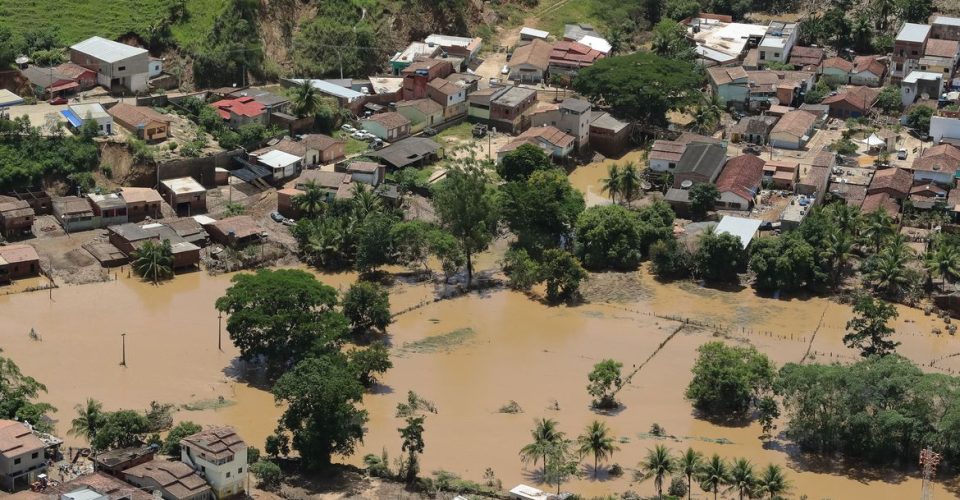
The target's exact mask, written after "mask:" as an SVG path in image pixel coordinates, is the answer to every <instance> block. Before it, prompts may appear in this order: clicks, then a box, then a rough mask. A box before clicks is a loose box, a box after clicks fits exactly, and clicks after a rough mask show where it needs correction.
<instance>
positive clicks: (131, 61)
mask: <svg viewBox="0 0 960 500" xmlns="http://www.w3.org/2000/svg"><path fill="white" fill-rule="evenodd" d="M70 62H72V63H74V64H77V65H79V66H83V67H84V68H87V69H90V70H93V71H95V72H96V73H97V83H99V84H100V85H103V86H104V87H106V88H108V89H110V90H111V91H112V90H115V89H116V88H117V87H123V88H125V89H127V90H129V91H131V92H144V91H146V90H147V81H148V80H149V63H150V53H149V52H147V51H146V50H145V49H141V48H139V47H133V46H130V45H127V44H123V43H120V42H114V41H112V40H107V39H105V38H101V37H98V36H95V37H92V38H88V39H86V40H84V41H82V42H80V43H77V44H74V45H72V46H70Z"/></svg>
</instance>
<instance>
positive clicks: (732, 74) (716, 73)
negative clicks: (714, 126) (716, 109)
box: [707, 66, 750, 106]
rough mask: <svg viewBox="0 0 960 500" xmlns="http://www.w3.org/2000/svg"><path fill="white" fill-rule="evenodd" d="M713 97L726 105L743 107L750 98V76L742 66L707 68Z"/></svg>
mask: <svg viewBox="0 0 960 500" xmlns="http://www.w3.org/2000/svg"><path fill="white" fill-rule="evenodd" d="M707 77H708V78H709V79H710V87H711V88H712V89H713V95H715V96H717V97H718V98H719V99H720V102H721V103H722V104H724V105H728V103H730V104H734V105H740V106H742V105H743V103H745V102H746V101H747V98H748V97H749V96H750V88H749V76H748V75H747V71H746V70H745V69H743V67H741V66H733V67H717V66H714V67H711V68H707Z"/></svg>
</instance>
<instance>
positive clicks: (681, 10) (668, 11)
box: [663, 0, 701, 21]
mask: <svg viewBox="0 0 960 500" xmlns="http://www.w3.org/2000/svg"><path fill="white" fill-rule="evenodd" d="M700 8H701V6H700V2H698V1H697V0H666V2H664V6H663V16H664V17H668V18H670V19H673V20H674V21H682V20H684V19H687V18H688V17H696V16H697V15H698V14H700Z"/></svg>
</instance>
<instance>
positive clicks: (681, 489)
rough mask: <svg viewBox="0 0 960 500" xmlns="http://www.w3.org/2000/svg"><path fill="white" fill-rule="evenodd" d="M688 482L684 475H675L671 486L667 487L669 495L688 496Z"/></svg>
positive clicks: (674, 496)
mask: <svg viewBox="0 0 960 500" xmlns="http://www.w3.org/2000/svg"><path fill="white" fill-rule="evenodd" d="M687 492H688V487H687V482H686V481H684V480H683V478H682V477H679V476H673V477H672V478H670V487H669V488H667V495H668V496H670V497H673V498H683V497H685V496H687Z"/></svg>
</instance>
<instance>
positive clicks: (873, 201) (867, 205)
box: [848, 192, 900, 219]
mask: <svg viewBox="0 0 960 500" xmlns="http://www.w3.org/2000/svg"><path fill="white" fill-rule="evenodd" d="M849 203H850V202H849V201H848V204H849ZM879 210H883V211H884V212H886V213H887V215H889V216H890V217H891V218H893V219H896V218H897V216H898V215H899V213H900V205H898V204H897V200H895V199H894V198H893V197H891V196H890V195H889V194H887V193H882V192H881V193H874V194H868V195H866V196H865V197H864V198H863V201H862V202H861V203H860V213H862V214H864V215H867V214H872V213H874V212H877V211H879Z"/></svg>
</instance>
